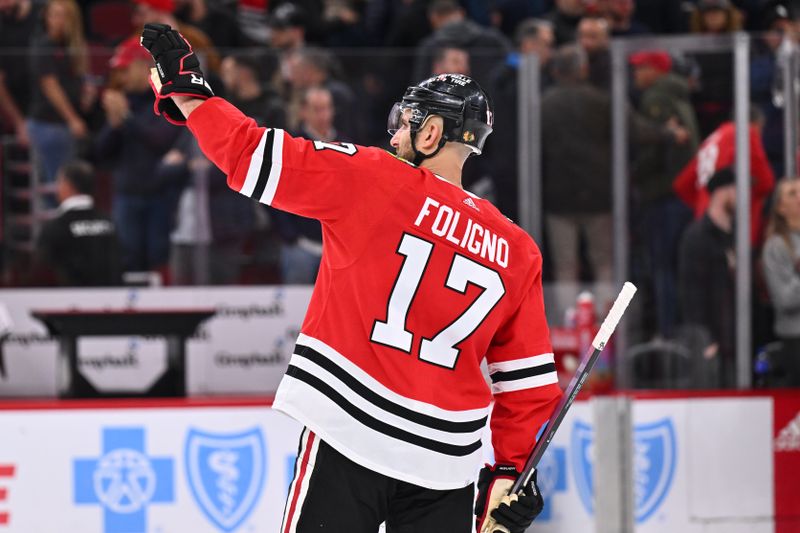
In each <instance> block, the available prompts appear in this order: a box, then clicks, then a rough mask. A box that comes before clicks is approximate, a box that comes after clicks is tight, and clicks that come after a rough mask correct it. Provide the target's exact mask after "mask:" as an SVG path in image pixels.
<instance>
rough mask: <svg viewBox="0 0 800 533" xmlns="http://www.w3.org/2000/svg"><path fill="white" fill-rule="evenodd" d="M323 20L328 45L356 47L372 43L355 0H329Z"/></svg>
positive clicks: (332, 46) (325, 41)
mask: <svg viewBox="0 0 800 533" xmlns="http://www.w3.org/2000/svg"><path fill="white" fill-rule="evenodd" d="M322 22H323V31H324V34H325V39H324V45H325V46H326V47H331V48H356V47H360V46H366V45H368V44H370V43H369V39H368V37H367V34H366V32H365V31H364V23H363V19H362V15H361V10H360V9H358V7H357V6H356V2H355V0H327V1H326V2H325V11H324V14H323V20H322Z"/></svg>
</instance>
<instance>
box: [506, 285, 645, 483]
mask: <svg viewBox="0 0 800 533" xmlns="http://www.w3.org/2000/svg"><path fill="white" fill-rule="evenodd" d="M634 293H636V286H635V285H634V284H633V283H631V282H629V281H626V282H625V285H623V286H622V290H621V291H620V292H619V295H617V299H616V300H614V305H612V306H611V310H610V311H609V312H608V315H607V316H606V318H605V320H603V324H602V325H601V326H600V330H599V331H598V332H597V335H595V337H594V340H593V341H592V347H593V348H594V350H593V351H592V352H591V353H587V354H586V355H585V356H584V357H583V360H582V361H581V364H580V366H578V370H577V371H576V372H575V375H574V376H573V377H572V380H571V381H570V382H569V386H568V387H567V390H565V391H564V396H563V397H562V398H561V401H560V402H558V405H556V407H555V409H554V410H553V416H551V417H550V422H548V424H547V426H546V427H545V430H544V432H543V433H542V435H541V437H539V440H538V441H536V446H534V448H533V451H532V452H531V454H530V456H528V460H527V461H526V462H525V468H523V469H522V472H521V473H520V476H519V477H518V478H517V481H515V482H514V485H512V487H511V490H509V491H508V493H509V494H516V493H518V492H520V491H521V490H522V487H524V486H525V485H527V484H528V482H529V481H530V479H531V476H532V475H533V471H534V470H535V469H536V465H538V464H539V460H540V459H541V458H542V455H544V452H545V450H547V446H548V445H549V444H550V441H551V440H553V436H554V435H555V434H556V430H558V426H560V425H561V422H562V421H563V420H564V417H565V416H566V414H567V411H569V408H570V406H571V405H572V402H573V401H574V400H575V397H576V396H577V395H578V392H580V390H581V387H583V383H584V382H585V381H586V378H588V377H589V372H591V371H592V367H593V366H594V364H595V362H596V361H597V358H598V357H599V356H600V352H602V351H603V348H605V347H606V344H607V343H608V339H609V338H610V337H611V334H612V333H614V330H615V329H616V328H617V323H619V319H620V318H622V314H623V313H624V312H625V309H626V308H627V307H628V304H629V303H630V302H631V298H633V295H634Z"/></svg>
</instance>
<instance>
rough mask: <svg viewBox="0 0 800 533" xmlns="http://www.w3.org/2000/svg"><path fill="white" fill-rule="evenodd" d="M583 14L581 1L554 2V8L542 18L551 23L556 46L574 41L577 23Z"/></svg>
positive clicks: (561, 0) (583, 3) (557, 0)
mask: <svg viewBox="0 0 800 533" xmlns="http://www.w3.org/2000/svg"><path fill="white" fill-rule="evenodd" d="M585 14H586V2H584V1H583V0H556V5H555V7H554V8H553V10H552V11H550V13H548V14H547V15H545V17H544V18H545V19H547V20H549V21H550V22H552V23H553V29H554V30H555V34H556V45H557V46H560V45H563V44H566V43H571V42H574V41H575V36H576V34H577V29H578V22H580V20H581V18H583V16H584V15H585Z"/></svg>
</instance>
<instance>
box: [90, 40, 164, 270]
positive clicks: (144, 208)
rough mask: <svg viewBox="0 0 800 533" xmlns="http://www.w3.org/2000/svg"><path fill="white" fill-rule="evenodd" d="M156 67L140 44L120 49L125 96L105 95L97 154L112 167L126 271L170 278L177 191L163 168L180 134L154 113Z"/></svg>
mask: <svg viewBox="0 0 800 533" xmlns="http://www.w3.org/2000/svg"><path fill="white" fill-rule="evenodd" d="M151 64H152V61H151V59H150V54H148V53H147V52H146V51H145V50H144V49H143V48H142V47H141V46H139V43H138V41H137V40H135V39H134V40H128V41H125V42H124V43H122V44H121V45H120V46H118V47H117V50H116V51H115V53H114V56H113V57H112V58H111V67H112V69H113V70H114V71H115V75H116V77H118V79H119V81H120V83H121V90H116V89H106V91H105V92H104V93H103V99H102V104H103V109H104V110H105V113H106V124H105V125H104V126H103V128H102V129H101V130H100V132H99V133H98V136H97V139H96V143H97V146H96V148H97V155H98V156H99V157H100V158H101V159H102V160H103V161H106V162H108V163H109V164H111V166H112V177H113V191H114V194H113V204H112V205H113V209H112V211H113V217H114V222H115V223H116V226H117V228H118V232H119V237H120V241H121V243H122V250H123V266H124V268H125V270H127V271H152V270H162V272H164V273H166V270H165V267H166V265H167V260H168V253H169V232H170V229H171V227H172V219H173V213H174V206H175V201H176V197H177V191H176V187H175V184H173V183H170V182H169V181H168V180H166V179H164V176H163V175H161V174H159V172H158V168H159V164H160V162H161V158H162V157H163V156H164V155H165V154H166V153H167V152H168V151H169V149H170V148H171V147H172V145H173V143H174V142H175V139H177V137H178V134H179V132H180V130H179V129H178V128H176V127H175V126H172V125H170V124H168V123H167V122H166V121H164V120H163V119H162V118H161V117H159V116H156V115H155V114H154V113H153V94H152V91H151V90H150V87H149V82H148V80H149V76H150V66H151Z"/></svg>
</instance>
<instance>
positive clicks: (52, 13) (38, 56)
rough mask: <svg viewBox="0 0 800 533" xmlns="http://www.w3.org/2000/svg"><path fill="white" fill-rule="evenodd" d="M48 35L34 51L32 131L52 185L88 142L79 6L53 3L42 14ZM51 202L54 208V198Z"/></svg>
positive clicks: (40, 161)
mask: <svg viewBox="0 0 800 533" xmlns="http://www.w3.org/2000/svg"><path fill="white" fill-rule="evenodd" d="M43 23H44V30H45V31H44V32H43V33H42V35H41V36H40V37H39V39H37V40H36V42H35V43H34V45H33V47H32V48H31V74H32V78H33V80H32V81H33V83H32V84H31V89H32V101H31V111H30V119H29V121H28V131H29V133H30V138H31V145H32V147H33V150H34V154H35V156H36V158H37V160H38V164H39V168H40V170H41V172H42V182H44V183H53V182H54V181H55V176H56V172H57V170H58V168H59V167H60V166H61V165H62V164H63V163H64V162H65V161H67V160H68V159H70V158H71V157H72V155H73V152H74V149H75V140H76V139H81V138H83V137H86V135H87V133H88V131H87V127H86V122H85V121H84V120H83V117H82V116H81V111H82V110H83V108H84V107H88V102H86V94H87V88H86V87H85V85H84V79H85V75H86V73H87V69H88V60H89V57H88V54H87V46H86V38H85V37H84V33H83V23H82V19H81V11H80V7H78V4H77V3H76V2H75V0H50V1H49V2H47V5H46V6H45V8H44V12H43ZM51 200H52V201H50V202H47V204H48V207H53V206H54V205H55V198H52V199H51Z"/></svg>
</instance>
